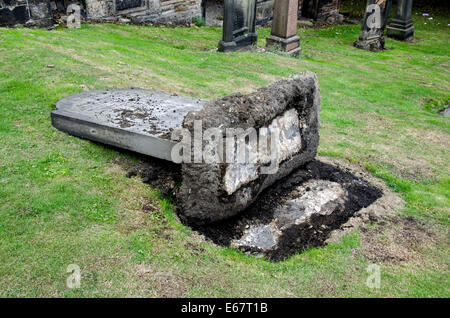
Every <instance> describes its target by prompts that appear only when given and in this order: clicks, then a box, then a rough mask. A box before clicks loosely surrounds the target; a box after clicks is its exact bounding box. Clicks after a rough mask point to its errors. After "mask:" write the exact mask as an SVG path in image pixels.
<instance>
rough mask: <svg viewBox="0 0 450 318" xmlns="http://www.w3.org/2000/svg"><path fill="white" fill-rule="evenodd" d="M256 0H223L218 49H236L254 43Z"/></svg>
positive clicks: (255, 35) (255, 39)
mask: <svg viewBox="0 0 450 318" xmlns="http://www.w3.org/2000/svg"><path fill="white" fill-rule="evenodd" d="M255 15H256V0H225V3H224V13H223V37H222V40H221V41H219V51H220V52H227V51H236V50H239V49H242V48H247V47H249V46H251V45H254V44H256V41H257V39H258V35H257V34H256V20H255Z"/></svg>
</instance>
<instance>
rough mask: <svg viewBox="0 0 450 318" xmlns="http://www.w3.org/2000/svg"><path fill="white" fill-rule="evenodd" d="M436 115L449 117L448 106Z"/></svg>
mask: <svg viewBox="0 0 450 318" xmlns="http://www.w3.org/2000/svg"><path fill="white" fill-rule="evenodd" d="M438 114H439V115H442V116H444V117H450V106H447V107H446V108H444V109H443V110H441V111H440V112H438Z"/></svg>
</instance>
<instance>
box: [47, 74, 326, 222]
mask: <svg viewBox="0 0 450 318" xmlns="http://www.w3.org/2000/svg"><path fill="white" fill-rule="evenodd" d="M319 107H320V92H319V85H318V81H317V78H316V76H315V74H314V73H311V72H306V73H301V74H298V75H295V76H292V77H290V78H288V79H283V80H280V81H277V82H275V83H273V84H271V85H269V86H267V87H263V88H261V89H259V90H258V91H256V92H254V93H251V94H248V95H243V94H240V93H237V94H233V95H230V96H226V97H223V98H219V99H217V100H214V101H209V102H207V101H204V100H200V99H195V98H191V97H183V96H176V95H171V94H166V93H162V92H155V91H149V90H143V89H111V90H98V91H90V92H83V93H79V94H75V95H72V96H69V97H66V98H64V99H62V100H60V101H59V102H58V103H57V104H56V110H55V111H53V112H52V114H51V115H52V123H53V125H54V126H55V127H56V128H58V129H60V130H62V131H65V132H68V133H70V134H72V135H75V136H78V137H82V138H86V139H90V140H94V141H97V142H101V143H105V144H109V145H112V146H116V147H119V148H123V149H127V150H132V151H136V152H139V153H142V154H145V155H149V156H153V157H156V158H160V159H165V160H169V161H173V162H175V163H181V166H182V182H181V186H180V188H179V190H178V192H177V201H178V208H179V212H180V213H179V214H180V216H181V217H182V218H183V219H184V220H185V221H188V222H189V223H198V224H204V223H211V222H215V221H220V220H223V219H226V218H228V217H231V216H233V215H236V214H238V213H239V212H240V211H242V210H244V209H245V208H247V207H248V206H249V205H250V204H251V203H253V202H254V201H255V200H256V199H257V197H258V195H259V194H260V193H261V192H262V191H263V190H264V189H266V188H267V187H269V186H270V185H272V184H273V183H274V182H276V181H277V180H279V179H281V178H283V177H285V176H287V175H288V174H289V173H291V172H292V171H293V170H294V169H295V168H297V167H299V166H301V165H303V164H305V163H306V162H309V161H311V160H312V159H313V158H314V157H315V155H316V151H317V147H318V144H319ZM230 129H231V130H232V131H233V134H232V138H229V136H228V135H227V133H228V132H229V131H230ZM211 130H213V131H214V132H215V134H214V135H211V136H209V137H207V136H208V133H209V132H211ZM199 132H200V133H199ZM185 137H186V138H185ZM253 137H255V138H253ZM212 140H214V142H212ZM230 140H233V142H229V141H230ZM254 141H255V142H254ZM186 143H187V146H186ZM212 144H215V145H214V147H212V148H211V145H212ZM210 148H211V149H210ZM180 149H181V152H180ZM208 149H209V150H208ZM187 150H189V151H187ZM219 150H221V151H219ZM177 152H178V153H177ZM199 152H200V157H198V156H197V155H198V153H199ZM210 152H215V153H219V152H220V153H221V155H219V156H214V160H209V159H208V156H207V155H208V153H210ZM242 153H244V156H241V154H242ZM180 154H181V160H180Z"/></svg>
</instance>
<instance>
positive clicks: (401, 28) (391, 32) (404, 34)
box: [387, 0, 414, 41]
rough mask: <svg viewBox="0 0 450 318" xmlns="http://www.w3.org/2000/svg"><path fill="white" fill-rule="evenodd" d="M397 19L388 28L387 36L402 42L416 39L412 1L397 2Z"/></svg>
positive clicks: (400, 0)
mask: <svg viewBox="0 0 450 318" xmlns="http://www.w3.org/2000/svg"><path fill="white" fill-rule="evenodd" d="M397 1H398V3H397V12H396V14H395V18H394V19H393V20H392V22H391V23H390V24H389V25H388V27H387V36H388V37H390V38H395V39H397V40H401V41H410V40H412V39H413V38H414V26H413V22H412V18H411V11H412V0H397Z"/></svg>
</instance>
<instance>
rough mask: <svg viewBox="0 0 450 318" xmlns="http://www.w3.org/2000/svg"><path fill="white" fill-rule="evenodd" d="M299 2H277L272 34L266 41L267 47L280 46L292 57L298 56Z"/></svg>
mask: <svg viewBox="0 0 450 318" xmlns="http://www.w3.org/2000/svg"><path fill="white" fill-rule="evenodd" d="M297 13H298V0H275V7H274V10H273V22H272V32H271V33H270V35H269V36H268V37H267V39H266V46H267V47H274V46H278V47H279V48H280V49H281V50H282V51H285V52H288V53H289V54H290V55H293V56H295V55H298V54H299V53H300V51H301V49H300V37H299V36H298V35H297Z"/></svg>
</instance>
